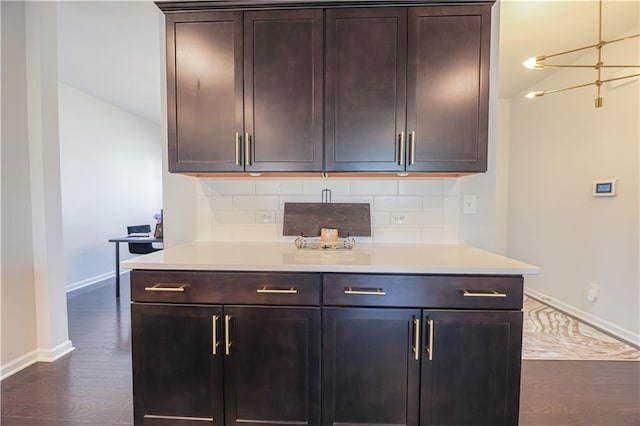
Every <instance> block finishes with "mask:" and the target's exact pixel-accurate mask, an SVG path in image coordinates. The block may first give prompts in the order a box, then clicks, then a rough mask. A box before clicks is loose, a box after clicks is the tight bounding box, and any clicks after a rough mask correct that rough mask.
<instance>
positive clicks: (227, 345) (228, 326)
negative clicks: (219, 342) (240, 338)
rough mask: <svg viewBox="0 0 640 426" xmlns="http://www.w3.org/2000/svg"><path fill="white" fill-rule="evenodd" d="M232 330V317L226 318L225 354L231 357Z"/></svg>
mask: <svg viewBox="0 0 640 426" xmlns="http://www.w3.org/2000/svg"><path fill="white" fill-rule="evenodd" d="M230 330H231V315H225V316H224V354H225V355H229V353H230V350H231V345H233V341H232V340H231V336H230Z"/></svg>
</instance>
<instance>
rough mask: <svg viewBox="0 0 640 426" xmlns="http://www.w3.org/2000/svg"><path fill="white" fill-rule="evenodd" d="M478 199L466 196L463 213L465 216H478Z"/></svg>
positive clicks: (473, 196)
mask: <svg viewBox="0 0 640 426" xmlns="http://www.w3.org/2000/svg"><path fill="white" fill-rule="evenodd" d="M477 202H478V197H477V196H475V195H465V196H463V197H462V213H463V214H476V213H477V212H478V208H477V205H476V204H477Z"/></svg>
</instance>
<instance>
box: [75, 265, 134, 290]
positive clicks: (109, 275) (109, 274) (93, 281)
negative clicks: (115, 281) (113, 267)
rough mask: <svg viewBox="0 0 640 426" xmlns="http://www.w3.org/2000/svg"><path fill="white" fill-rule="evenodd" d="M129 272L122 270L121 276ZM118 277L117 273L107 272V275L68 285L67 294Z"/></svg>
mask: <svg viewBox="0 0 640 426" xmlns="http://www.w3.org/2000/svg"><path fill="white" fill-rule="evenodd" d="M127 272H129V270H128V269H124V270H123V269H120V275H121V276H122V275H124V274H126V273H127ZM115 276H116V273H115V272H107V273H106V274H101V275H96V276H95V277H91V278H87V279H86V280H81V281H76V282H75V283H71V284H68V285H67V286H66V290H67V293H70V292H72V291H75V290H79V289H81V288H84V287H88V286H90V285H94V284H98V283H101V282H102V281H104V280H108V279H110V278H114V277H115Z"/></svg>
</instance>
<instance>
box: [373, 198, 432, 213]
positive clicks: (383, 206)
mask: <svg viewBox="0 0 640 426" xmlns="http://www.w3.org/2000/svg"><path fill="white" fill-rule="evenodd" d="M374 208H375V211H405V210H406V211H415V210H421V209H422V197H414V196H406V195H405V196H397V197H393V196H384V195H382V196H379V197H375V203H374Z"/></svg>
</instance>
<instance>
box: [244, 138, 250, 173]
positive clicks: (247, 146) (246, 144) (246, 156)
mask: <svg viewBox="0 0 640 426" xmlns="http://www.w3.org/2000/svg"><path fill="white" fill-rule="evenodd" d="M244 162H245V164H246V165H248V166H250V165H251V137H250V136H249V132H247V133H245V134H244Z"/></svg>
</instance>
